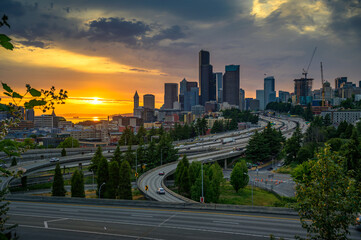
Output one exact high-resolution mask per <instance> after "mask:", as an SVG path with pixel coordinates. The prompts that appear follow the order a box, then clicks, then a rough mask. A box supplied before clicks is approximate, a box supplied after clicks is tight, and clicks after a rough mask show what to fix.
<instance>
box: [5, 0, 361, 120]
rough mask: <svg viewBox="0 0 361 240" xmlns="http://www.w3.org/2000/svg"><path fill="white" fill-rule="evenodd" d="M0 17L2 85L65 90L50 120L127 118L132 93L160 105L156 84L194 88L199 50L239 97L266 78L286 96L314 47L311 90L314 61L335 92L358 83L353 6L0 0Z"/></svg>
mask: <svg viewBox="0 0 361 240" xmlns="http://www.w3.org/2000/svg"><path fill="white" fill-rule="evenodd" d="M0 14H1V15H3V14H6V15H7V16H8V17H9V20H8V22H9V24H10V25H11V28H10V29H8V28H7V27H2V28H0V33H5V34H7V35H9V36H10V37H11V38H12V42H13V44H14V45H15V49H14V50H13V51H8V50H5V49H0V55H1V59H0V80H1V81H2V82H6V83H8V84H9V85H11V86H12V87H13V88H14V89H16V90H18V91H20V92H23V91H24V90H25V84H27V83H28V84H30V85H31V86H32V87H34V88H39V89H40V88H43V89H49V88H50V87H51V86H55V87H56V88H57V89H65V90H67V91H68V92H69V99H68V101H67V103H66V104H65V105H61V106H58V107H57V109H56V113H57V114H58V115H62V114H63V115H66V116H71V115H82V114H90V115H99V116H100V115H111V114H118V113H130V112H132V109H133V95H134V93H135V91H138V94H139V96H140V104H141V105H142V100H143V99H142V96H143V95H144V94H154V95H155V99H156V107H161V105H162V104H163V100H164V95H163V94H164V83H166V82H175V83H179V82H180V81H181V80H182V79H183V78H186V79H187V80H188V81H198V52H199V51H200V50H201V49H204V50H208V51H209V52H210V55H211V64H212V65H213V69H214V71H215V72H224V71H225V70H224V66H225V65H228V64H238V65H240V70H241V74H240V75H241V76H240V78H241V83H240V85H241V88H243V89H244V90H245V91H246V97H255V91H256V89H263V78H264V76H265V74H266V75H268V76H274V77H275V79H276V90H277V91H278V90H285V91H291V92H292V91H293V88H294V83H293V79H295V78H300V77H301V76H302V69H303V68H307V65H308V63H309V61H310V58H311V55H312V52H313V50H314V48H315V47H317V51H316V53H315V56H314V58H313V62H312V63H311V66H310V68H309V75H308V76H309V77H312V78H314V79H315V80H314V84H313V87H314V88H320V86H321V80H320V78H321V73H320V62H321V61H322V62H323V68H324V78H325V79H326V80H328V81H330V82H331V84H332V86H333V87H334V79H335V78H336V77H340V76H347V77H348V79H349V81H353V82H354V83H358V81H360V80H361V0H302V1H299V0H222V1H221V0H182V1H175V0H167V1H164V0H136V1H134V0H104V1H100V0H97V1H96V0H87V1H85V0H62V1H54V0H53V1H48V0H37V1H33V0H1V1H0ZM2 98H3V100H4V101H6V98H4V97H3V96H2Z"/></svg>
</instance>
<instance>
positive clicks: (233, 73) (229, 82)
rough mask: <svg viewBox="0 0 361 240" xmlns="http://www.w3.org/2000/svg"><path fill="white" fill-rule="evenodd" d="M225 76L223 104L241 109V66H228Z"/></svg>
mask: <svg viewBox="0 0 361 240" xmlns="http://www.w3.org/2000/svg"><path fill="white" fill-rule="evenodd" d="M225 70H226V71H225V73H224V75H223V102H227V103H229V104H230V105H236V106H238V107H239V85H240V84H239V65H227V66H226V67H225Z"/></svg>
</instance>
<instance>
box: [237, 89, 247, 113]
mask: <svg viewBox="0 0 361 240" xmlns="http://www.w3.org/2000/svg"><path fill="white" fill-rule="evenodd" d="M245 97H246V95H245V92H244V90H243V89H242V88H241V89H239V109H240V110H241V111H244V110H246V102H245V100H244V99H245Z"/></svg>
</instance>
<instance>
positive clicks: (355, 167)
mask: <svg viewBox="0 0 361 240" xmlns="http://www.w3.org/2000/svg"><path fill="white" fill-rule="evenodd" d="M340 152H341V155H342V156H344V157H345V161H346V169H347V171H349V173H350V175H351V176H352V177H354V178H355V179H356V180H357V181H358V182H361V146H360V141H359V138H358V134H357V130H356V129H353V131H352V135H351V139H350V140H349V141H348V142H347V143H346V144H344V145H343V146H342V147H341V151H340Z"/></svg>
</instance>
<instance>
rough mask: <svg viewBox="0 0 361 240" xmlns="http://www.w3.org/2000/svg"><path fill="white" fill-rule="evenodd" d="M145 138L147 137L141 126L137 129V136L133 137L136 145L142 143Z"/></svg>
mask: <svg viewBox="0 0 361 240" xmlns="http://www.w3.org/2000/svg"><path fill="white" fill-rule="evenodd" d="M146 136H147V130H146V129H145V128H144V127H143V126H141V127H140V128H139V129H138V132H137V135H136V136H135V138H136V142H137V144H139V143H141V142H144V140H145V138H146Z"/></svg>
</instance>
